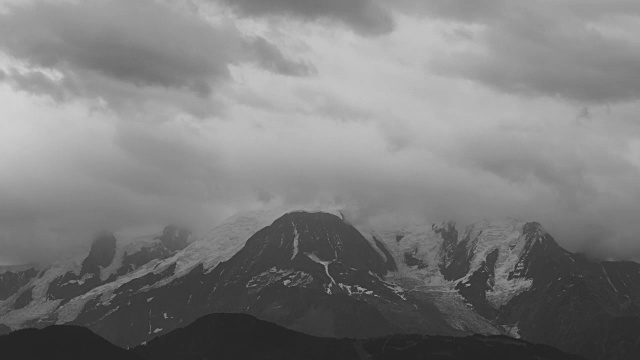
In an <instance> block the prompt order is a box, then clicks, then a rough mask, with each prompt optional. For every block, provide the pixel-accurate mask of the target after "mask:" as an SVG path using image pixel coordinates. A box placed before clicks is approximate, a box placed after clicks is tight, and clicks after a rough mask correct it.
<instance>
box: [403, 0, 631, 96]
mask: <svg viewBox="0 0 640 360" xmlns="http://www.w3.org/2000/svg"><path fill="white" fill-rule="evenodd" d="M412 4H413V6H414V7H413V8H415V7H416V6H418V5H416V4H417V3H412ZM420 4H421V5H419V6H418V7H419V8H420V9H421V11H423V13H426V14H427V15H428V16H430V17H432V18H435V19H439V20H443V19H444V20H448V21H453V22H457V23H461V24H463V25H466V26H475V28H474V31H473V38H472V39H464V40H462V41H463V42H466V44H462V45H466V46H464V47H463V49H458V50H457V51H453V52H448V53H443V54H441V55H440V56H436V57H434V58H433V59H432V61H431V62H430V68H431V69H433V70H434V71H436V72H438V73H440V74H442V75H445V76H451V77H460V78H464V79H469V80H472V81H475V82H478V83H480V84H483V85H485V86H488V87H490V88H492V89H494V90H496V91H499V92H504V93H509V94H517V95H520V96H526V97H532V96H533V97H538V96H545V97H552V98H560V99H563V100H566V101H570V102H574V103H578V104H612V103H621V102H629V101H635V100H638V99H640V82H638V81H637V76H635V75H634V74H637V73H638V71H640V42H638V41H637V38H636V37H635V35H634V34H636V33H637V31H638V30H639V29H640V25H638V24H640V23H639V22H638V20H639V19H640V6H638V5H637V4H635V2H629V1H611V2H607V3H606V4H603V3H602V2H597V1H587V2H580V1H574V0H562V1H558V2H554V3H553V6H551V4H550V3H549V2H547V1H542V0H534V1H520V0H518V1H503V0H483V1H479V2H474V3H473V4H468V2H463V1H440V0H430V1H424V2H420Z"/></svg>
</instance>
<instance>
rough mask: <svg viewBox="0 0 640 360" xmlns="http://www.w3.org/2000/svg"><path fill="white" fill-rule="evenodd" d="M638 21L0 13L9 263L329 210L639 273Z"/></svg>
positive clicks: (634, 10) (306, 12) (520, 4)
mask: <svg viewBox="0 0 640 360" xmlns="http://www.w3.org/2000/svg"><path fill="white" fill-rule="evenodd" d="M639 33H640V2H638V1H637V0H554V1H551V0H476V1H463V0H172V1H168V0H166V1H163V0H113V1H102V0H85V1H83V0H68V1H63V0H57V1H53V0H52V1H46V0H30V1H26V0H19V1H18V0H0V103H1V104H2V105H1V106H0V262H5V263H20V262H28V261H42V260H47V259H52V258H56V257H59V256H63V255H65V254H67V253H69V252H73V251H75V250H74V249H80V248H83V247H85V248H86V246H87V242H88V241H89V240H90V237H91V235H90V234H92V233H93V232H95V231H98V230H103V229H108V230H112V231H122V232H126V231H133V230H135V229H152V228H158V229H159V228H160V227H161V226H163V225H165V224H168V223H172V222H178V223H183V224H188V225H190V226H193V227H194V228H196V229H199V230H204V229H207V228H210V227H212V226H214V225H215V224H216V223H217V222H219V221H220V220H221V219H222V218H224V217H226V216H228V215H230V214H232V213H234V212H235V211H238V210H242V209H247V208H254V207H258V206H273V205H274V204H282V203H285V204H303V203H309V202H337V203H340V204H345V206H347V207H348V208H349V211H350V213H351V214H352V216H353V218H354V219H357V221H360V222H365V223H366V222H375V221H384V220H386V219H389V218H419V219H424V220H425V221H428V222H438V221H443V220H449V219H454V220H458V221H460V222H463V223H464V222H469V221H473V220H479V219H483V218H501V217H506V216H510V217H515V218H519V219H522V220H531V221H533V220H535V221H539V222H541V223H542V224H543V225H544V226H545V227H546V228H547V229H548V230H550V231H551V233H552V235H554V236H555V238H556V239H557V240H558V241H559V242H560V243H561V244H562V245H564V246H565V247H567V248H568V249H571V250H576V251H586V252H588V253H590V254H591V255H593V256H597V257H600V258H614V259H639V258H640V119H638V117H639V116H640V115H639V114H640V37H638V36H637V34H639Z"/></svg>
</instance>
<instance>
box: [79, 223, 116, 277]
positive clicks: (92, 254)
mask: <svg viewBox="0 0 640 360" xmlns="http://www.w3.org/2000/svg"><path fill="white" fill-rule="evenodd" d="M115 255H116V237H115V236H113V234H112V233H103V234H100V235H98V237H96V239H95V240H93V243H92V244H91V251H89V255H88V256H87V258H86V259H84V261H83V262H82V269H81V270H80V276H83V275H85V274H94V275H95V274H98V273H99V272H100V269H101V268H103V267H107V266H109V264H111V262H112V261H113V257H114V256H115Z"/></svg>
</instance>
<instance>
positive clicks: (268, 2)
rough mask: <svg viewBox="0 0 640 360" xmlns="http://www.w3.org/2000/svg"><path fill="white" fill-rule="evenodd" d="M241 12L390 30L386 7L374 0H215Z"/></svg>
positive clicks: (372, 32)
mask: <svg viewBox="0 0 640 360" xmlns="http://www.w3.org/2000/svg"><path fill="white" fill-rule="evenodd" d="M217 1H219V2H222V3H224V4H226V5H228V6H229V7H231V8H232V9H234V10H236V11H237V12H239V13H240V14H242V15H245V16H251V17H254V16H284V17H294V18H298V19H301V20H305V21H315V20H319V19H320V20H322V19H328V20H334V21H337V22H340V23H343V24H345V25H347V26H349V27H350V28H352V29H353V30H354V31H356V32H358V33H360V34H363V35H380V34H385V33H388V32H390V31H392V30H393V28H394V21H393V17H392V14H391V13H390V12H389V10H388V9H386V8H385V7H383V6H381V5H380V4H379V2H378V1H376V0H217Z"/></svg>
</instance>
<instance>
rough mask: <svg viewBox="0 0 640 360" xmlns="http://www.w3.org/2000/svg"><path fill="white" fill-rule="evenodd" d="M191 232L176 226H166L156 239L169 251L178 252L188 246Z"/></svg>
mask: <svg viewBox="0 0 640 360" xmlns="http://www.w3.org/2000/svg"><path fill="white" fill-rule="evenodd" d="M189 236H191V231H190V230H188V229H186V228H183V227H179V226H176V225H168V226H165V228H164V229H163V230H162V235H160V236H159V237H158V239H159V240H160V241H161V242H162V243H163V244H164V246H166V247H167V249H169V250H171V251H179V250H182V249H184V248H186V247H187V245H189Z"/></svg>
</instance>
